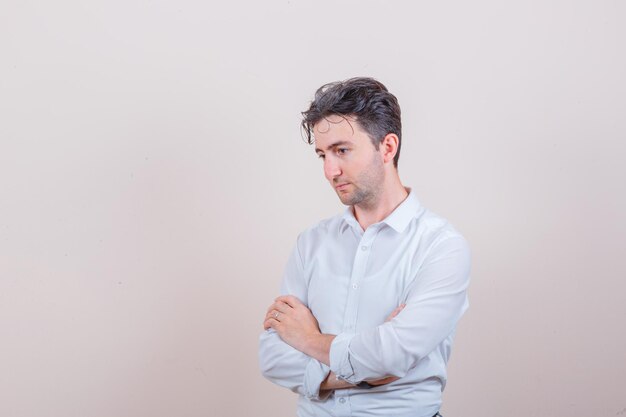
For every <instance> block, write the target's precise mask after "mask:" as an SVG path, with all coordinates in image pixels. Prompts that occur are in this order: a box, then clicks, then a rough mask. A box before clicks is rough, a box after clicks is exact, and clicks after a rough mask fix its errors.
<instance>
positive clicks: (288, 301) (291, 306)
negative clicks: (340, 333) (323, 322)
mask: <svg viewBox="0 0 626 417" xmlns="http://www.w3.org/2000/svg"><path fill="white" fill-rule="evenodd" d="M263 328H265V330H267V329H269V328H272V329H274V330H275V331H276V333H278V335H279V336H280V338H281V339H282V340H283V341H284V342H285V343H287V344H288V345H290V346H291V347H293V348H294V349H297V350H299V351H301V352H302V351H304V350H305V346H306V345H307V343H308V342H310V341H311V340H312V339H313V338H315V337H316V336H319V335H321V332H320V328H319V324H318V323H317V320H316V319H315V317H314V316H313V313H311V310H309V309H308V308H307V307H306V306H305V305H304V304H302V302H301V301H300V300H298V299H297V298H296V297H294V296H293V295H283V296H280V297H278V298H276V300H274V303H273V304H272V305H271V306H270V307H269V308H268V309H267V314H266V315H265V322H264V323H263Z"/></svg>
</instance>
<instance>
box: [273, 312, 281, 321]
mask: <svg viewBox="0 0 626 417" xmlns="http://www.w3.org/2000/svg"><path fill="white" fill-rule="evenodd" d="M279 315H280V313H279V312H278V311H275V312H274V319H275V320H278V316H279Z"/></svg>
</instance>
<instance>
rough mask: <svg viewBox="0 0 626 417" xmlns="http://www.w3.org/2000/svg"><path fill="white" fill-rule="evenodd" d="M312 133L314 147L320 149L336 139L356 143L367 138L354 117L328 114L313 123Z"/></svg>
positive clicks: (336, 140)
mask: <svg viewBox="0 0 626 417" xmlns="http://www.w3.org/2000/svg"><path fill="white" fill-rule="evenodd" d="M313 135H314V137H315V143H316V148H317V149H321V150H324V149H325V148H326V147H327V146H329V145H332V144H333V143H335V142H338V141H345V142H352V143H357V142H360V141H362V140H364V139H367V140H369V137H368V136H367V134H366V133H365V132H364V131H363V129H361V127H360V126H359V123H358V122H357V120H356V118H354V117H350V116H339V115H330V116H328V117H325V118H323V119H322V120H320V121H319V122H317V123H315V126H313Z"/></svg>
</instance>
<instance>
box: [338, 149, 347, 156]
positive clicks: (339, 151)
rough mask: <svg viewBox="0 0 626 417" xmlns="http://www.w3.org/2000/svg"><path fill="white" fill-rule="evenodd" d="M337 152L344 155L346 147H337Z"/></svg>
mask: <svg viewBox="0 0 626 417" xmlns="http://www.w3.org/2000/svg"><path fill="white" fill-rule="evenodd" d="M337 153H338V154H339V155H345V154H347V153H348V148H337Z"/></svg>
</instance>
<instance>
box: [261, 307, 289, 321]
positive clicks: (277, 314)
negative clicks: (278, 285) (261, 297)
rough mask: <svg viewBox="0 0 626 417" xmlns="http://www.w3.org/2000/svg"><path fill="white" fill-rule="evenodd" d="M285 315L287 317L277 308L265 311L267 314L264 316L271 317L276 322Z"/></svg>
mask: <svg viewBox="0 0 626 417" xmlns="http://www.w3.org/2000/svg"><path fill="white" fill-rule="evenodd" d="M285 317H287V315H286V314H284V313H282V312H280V311H278V310H272V311H270V312H268V313H267V315H266V316H265V320H269V319H272V320H276V321H278V322H281V321H282V319H284V318H285Z"/></svg>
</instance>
